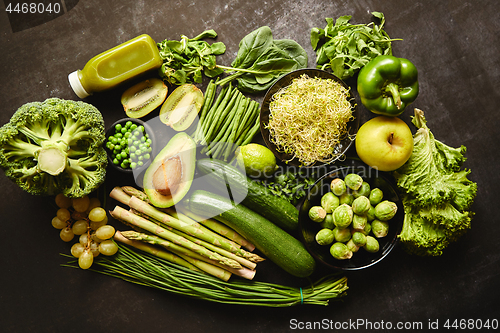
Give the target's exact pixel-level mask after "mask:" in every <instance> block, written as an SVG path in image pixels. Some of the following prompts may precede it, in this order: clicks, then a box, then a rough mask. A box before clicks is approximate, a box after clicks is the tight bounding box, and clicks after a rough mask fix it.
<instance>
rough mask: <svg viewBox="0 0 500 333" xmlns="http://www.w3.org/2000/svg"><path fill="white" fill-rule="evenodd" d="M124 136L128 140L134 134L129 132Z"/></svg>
mask: <svg viewBox="0 0 500 333" xmlns="http://www.w3.org/2000/svg"><path fill="white" fill-rule="evenodd" d="M124 135H125V137H126V138H130V136H131V135H132V133H130V132H127V133H125V134H124Z"/></svg>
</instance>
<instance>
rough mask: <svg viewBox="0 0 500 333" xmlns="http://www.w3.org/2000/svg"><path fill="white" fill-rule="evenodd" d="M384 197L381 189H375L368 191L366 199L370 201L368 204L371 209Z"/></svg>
mask: <svg viewBox="0 0 500 333" xmlns="http://www.w3.org/2000/svg"><path fill="white" fill-rule="evenodd" d="M383 197H384V192H382V190H381V189H379V188H378V187H375V188H374V189H373V190H371V191H370V195H369V196H368V198H369V199H370V203H371V204H372V206H373V207H375V206H376V205H378V204H379V203H380V201H382V198H383Z"/></svg>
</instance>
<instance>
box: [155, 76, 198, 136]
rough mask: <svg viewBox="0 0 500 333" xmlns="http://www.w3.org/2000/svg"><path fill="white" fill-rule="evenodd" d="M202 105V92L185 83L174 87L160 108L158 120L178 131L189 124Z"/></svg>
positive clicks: (186, 127) (183, 129)
mask: <svg viewBox="0 0 500 333" xmlns="http://www.w3.org/2000/svg"><path fill="white" fill-rule="evenodd" d="M202 106H203V92H202V91H201V90H200V89H198V88H197V87H196V86H195V85H193V84H190V83H186V84H183V85H180V86H179V87H177V88H175V90H174V91H172V93H171V94H170V95H169V96H168V97H167V100H166V101H165V103H163V105H162V107H161V110H160V120H161V121H162V122H163V123H164V124H165V125H167V126H170V127H172V129H174V130H176V131H178V132H180V131H185V130H186V129H188V128H189V126H191V124H192V123H193V121H194V120H195V119H196V117H197V116H198V113H199V112H200V110H201V107H202Z"/></svg>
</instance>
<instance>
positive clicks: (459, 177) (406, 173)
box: [394, 109, 477, 256]
mask: <svg viewBox="0 0 500 333" xmlns="http://www.w3.org/2000/svg"><path fill="white" fill-rule="evenodd" d="M412 123H413V124H414V125H415V126H416V127H417V128H418V130H417V132H416V133H415V135H414V139H413V141H414V147H413V153H412V156H411V157H410V159H409V160H408V161H407V162H406V164H404V165H403V166H402V167H401V168H400V169H398V170H396V171H395V172H394V177H395V179H396V181H397V185H398V187H399V189H400V190H401V192H402V193H403V195H402V200H403V205H404V207H405V219H404V224H403V230H402V232H401V235H400V236H399V237H400V240H401V243H402V244H403V245H404V247H405V249H406V250H407V251H408V252H410V253H414V254H418V255H424V256H439V255H441V254H442V253H443V250H444V249H445V248H446V247H447V246H448V245H449V244H450V243H451V242H454V241H456V240H458V239H459V237H460V236H462V235H463V234H464V233H465V232H466V231H467V230H468V229H470V227H471V218H472V216H473V214H474V213H473V212H472V211H470V207H471V205H472V203H473V201H474V198H475V196H476V192H477V184H476V183H474V182H472V181H470V180H469V179H467V176H468V175H469V173H470V170H466V169H464V170H461V166H462V164H463V162H465V160H466V158H465V157H464V153H465V150H466V148H465V146H461V147H460V148H452V147H449V146H447V145H446V144H444V143H442V142H440V141H438V140H436V139H435V138H434V135H433V134H432V132H431V131H430V129H429V128H428V127H427V124H426V120H425V117H424V113H423V112H422V111H421V110H419V109H415V116H414V117H413V119H412Z"/></svg>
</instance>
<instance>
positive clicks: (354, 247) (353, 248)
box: [346, 238, 359, 252]
mask: <svg viewBox="0 0 500 333" xmlns="http://www.w3.org/2000/svg"><path fill="white" fill-rule="evenodd" d="M346 246H347V248H348V249H349V251H351V252H358V250H359V246H357V245H356V244H354V242H353V241H352V238H351V239H349V241H348V242H347V244H346Z"/></svg>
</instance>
